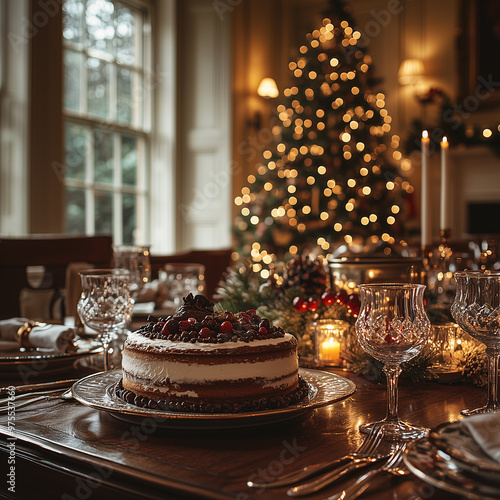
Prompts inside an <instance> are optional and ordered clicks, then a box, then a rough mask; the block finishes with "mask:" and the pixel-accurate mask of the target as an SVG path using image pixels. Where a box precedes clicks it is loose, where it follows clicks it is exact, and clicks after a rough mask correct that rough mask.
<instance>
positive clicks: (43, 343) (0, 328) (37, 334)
mask: <svg viewBox="0 0 500 500" xmlns="http://www.w3.org/2000/svg"><path fill="white" fill-rule="evenodd" d="M30 323H31V324H33V322H30V320H28V319H26V318H10V319H4V320H0V340H1V341H2V342H10V343H17V346H18V347H19V346H21V343H20V342H21V340H20V338H19V335H18V332H19V330H20V328H22V327H23V326H24V325H25V324H30ZM27 333H28V335H27V337H26V338H25V341H27V342H29V344H30V345H31V346H32V347H43V348H47V349H53V350H54V351H56V352H57V353H61V354H62V353H70V352H74V351H76V350H77V346H76V344H75V336H76V334H75V330H74V329H73V328H68V327H67V326H65V325H48V324H46V323H40V324H34V326H33V327H32V328H31V329H29V328H28V329H27Z"/></svg>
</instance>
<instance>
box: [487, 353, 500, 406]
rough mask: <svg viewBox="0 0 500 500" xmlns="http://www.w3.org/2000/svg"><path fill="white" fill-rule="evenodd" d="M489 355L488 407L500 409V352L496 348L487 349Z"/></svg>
mask: <svg viewBox="0 0 500 500" xmlns="http://www.w3.org/2000/svg"><path fill="white" fill-rule="evenodd" d="M486 355H487V356H488V402H487V403H486V408H488V409H489V410H491V411H496V410H498V409H499V405H498V357H499V355H500V352H499V351H498V350H496V349H490V348H487V349H486Z"/></svg>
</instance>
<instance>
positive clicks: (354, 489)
mask: <svg viewBox="0 0 500 500" xmlns="http://www.w3.org/2000/svg"><path fill="white" fill-rule="evenodd" d="M406 445H407V443H402V444H400V445H398V447H397V448H396V450H395V452H394V453H393V454H392V455H391V456H390V458H389V459H388V460H387V462H386V463H385V464H384V465H383V466H382V467H379V468H377V469H372V470H370V471H368V472H367V473H366V474H363V475H362V476H360V477H359V478H358V479H356V480H355V481H353V482H352V483H350V484H349V486H347V488H345V489H344V490H343V491H341V492H340V493H336V494H335V495H332V496H331V497H328V498H327V499H326V500H354V499H355V498H357V497H358V496H359V495H361V493H363V492H364V491H365V490H366V489H367V488H368V486H370V484H371V483H372V481H373V479H374V478H375V477H376V476H377V475H378V474H380V473H382V472H389V473H391V474H394V475H396V476H405V475H406V474H408V473H409V471H408V469H406V468H405V467H401V463H402V461H403V452H404V451H405V449H406Z"/></svg>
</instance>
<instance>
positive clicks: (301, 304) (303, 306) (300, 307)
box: [293, 297, 307, 312]
mask: <svg viewBox="0 0 500 500" xmlns="http://www.w3.org/2000/svg"><path fill="white" fill-rule="evenodd" d="M293 307H294V308H295V310H296V311H299V312H304V311H307V302H306V301H305V300H304V299H303V298H302V297H295V298H294V299H293Z"/></svg>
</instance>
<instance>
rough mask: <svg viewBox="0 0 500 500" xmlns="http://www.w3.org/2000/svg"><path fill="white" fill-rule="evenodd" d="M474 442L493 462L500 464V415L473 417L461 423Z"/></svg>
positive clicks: (490, 414)
mask: <svg viewBox="0 0 500 500" xmlns="http://www.w3.org/2000/svg"><path fill="white" fill-rule="evenodd" d="M460 426H461V427H462V428H463V429H465V430H467V431H469V434H470V435H471V436H472V438H473V439H474V441H475V442H476V443H477V444H478V445H479V447H480V448H481V449H482V450H483V451H484V452H485V453H486V454H487V455H488V456H489V457H491V458H492V459H493V460H495V461H497V462H499V463H500V413H482V414H479V415H472V416H470V417H467V418H464V419H463V420H461V421H460Z"/></svg>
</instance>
